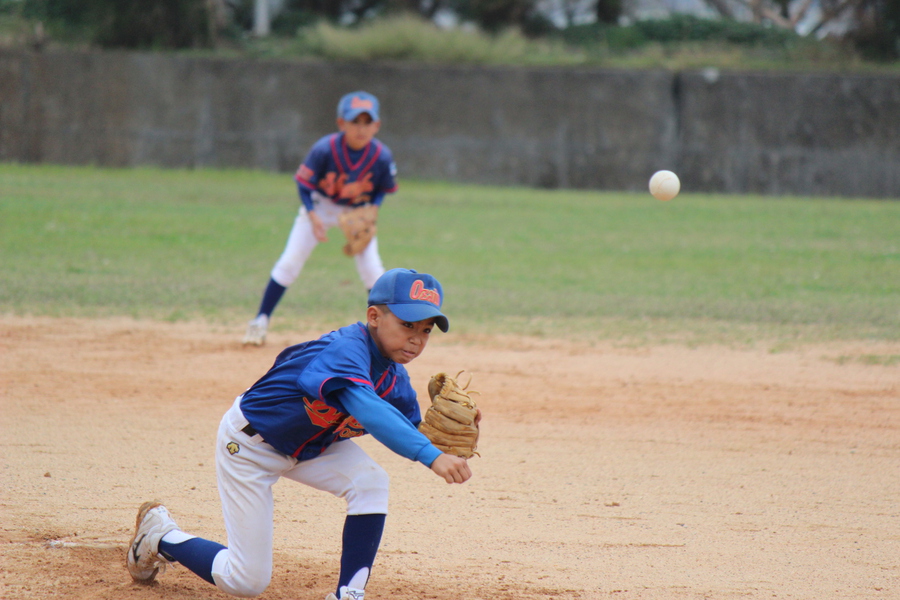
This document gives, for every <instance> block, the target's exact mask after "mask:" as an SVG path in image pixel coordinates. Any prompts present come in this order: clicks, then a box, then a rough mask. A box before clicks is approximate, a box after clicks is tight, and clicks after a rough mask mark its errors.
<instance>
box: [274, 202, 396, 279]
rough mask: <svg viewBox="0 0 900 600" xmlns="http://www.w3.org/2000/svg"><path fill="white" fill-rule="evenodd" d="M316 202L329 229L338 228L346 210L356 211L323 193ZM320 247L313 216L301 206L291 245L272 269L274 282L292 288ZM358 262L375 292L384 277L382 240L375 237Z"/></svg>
mask: <svg viewBox="0 0 900 600" xmlns="http://www.w3.org/2000/svg"><path fill="white" fill-rule="evenodd" d="M313 200H314V201H315V211H316V214H317V215H319V218H321V219H322V225H324V226H325V229H326V230H328V229H331V228H332V227H337V225H338V217H339V216H340V215H341V213H343V212H344V211H348V210H353V209H352V208H349V207H346V206H341V205H339V204H335V203H334V202H332V201H331V200H329V199H328V198H326V197H325V196H322V195H321V194H316V193H313ZM318 244H319V240H317V239H316V236H315V234H313V227H312V222H311V221H310V220H309V214H308V213H307V211H306V207H305V206H303V205H302V204H301V206H300V212H299V214H298V215H297V218H296V219H294V226H293V227H292V228H291V233H290V235H289V236H288V241H287V244H286V245H285V247H284V252H282V253H281V257H280V258H279V259H278V261H277V262H276V263H275V266H274V267H273V268H272V273H271V276H272V279H274V280H275V282H276V283H278V284H279V285H282V286H284V287H290V286H291V284H292V283H294V281H295V280H296V279H297V277H298V276H299V275H300V271H301V270H303V265H305V264H306V261H307V260H308V259H309V257H310V255H311V254H312V251H313V250H315V248H316V246H317V245H318ZM353 258H354V260H355V261H356V271H357V272H358V273H359V278H360V279H362V282H363V284H364V285H365V286H366V289H367V290H370V289H372V286H373V285H375V282H376V281H377V280H378V278H379V277H381V276H382V275H383V274H384V265H383V264H382V262H381V256H380V255H379V254H378V237H377V236H376V237H373V238H372V241H371V242H369V245H368V246H367V247H366V249H365V250H363V251H362V252H360V253H359V254H357V255H356V256H354V257H353Z"/></svg>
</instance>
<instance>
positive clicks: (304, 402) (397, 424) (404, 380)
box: [241, 322, 440, 466]
mask: <svg viewBox="0 0 900 600" xmlns="http://www.w3.org/2000/svg"><path fill="white" fill-rule="evenodd" d="M361 391H362V392H364V393H360V392H361ZM351 402H352V405H353V407H354V412H353V413H351V410H350V409H349V408H348V406H347V404H348V403H351ZM357 409H358V410H357ZM241 411H242V412H243V413H244V417H245V418H246V419H247V420H248V421H249V422H250V425H251V426H252V427H253V428H254V429H255V430H256V431H257V433H259V434H260V435H261V436H262V438H263V439H264V440H265V441H266V442H267V443H268V444H270V445H271V446H273V447H274V448H275V449H276V450H278V451H279V452H282V453H283V454H287V455H289V456H293V457H294V458H296V459H298V460H308V459H310V458H315V457H316V456H319V455H320V454H321V453H322V452H323V451H324V450H325V449H326V448H328V446H330V445H331V444H334V443H336V442H340V441H341V440H345V439H350V438H354V437H358V436H361V435H365V434H366V433H369V432H368V431H367V430H366V428H365V427H364V426H363V423H367V424H369V427H372V428H373V432H374V433H375V437H376V438H377V439H378V440H379V441H381V442H382V443H384V444H385V445H387V446H388V447H389V448H391V449H392V450H394V451H395V452H397V453H398V454H401V455H403V456H406V457H407V458H409V459H411V460H419V461H421V462H423V463H425V464H426V465H429V466H430V464H431V461H433V460H434V458H435V457H436V456H437V455H438V454H440V451H439V450H438V449H437V448H435V447H434V446H432V445H431V442H429V441H428V438H426V437H425V436H424V435H423V434H421V433H420V432H419V431H418V430H417V429H416V427H417V426H418V424H419V423H420V422H421V420H422V417H421V412H420V409H419V404H418V401H417V400H416V392H415V390H414V389H413V388H412V385H411V384H410V380H409V374H408V373H407V371H406V368H405V367H404V366H403V365H400V364H397V363H395V362H394V361H392V360H390V359H388V358H385V357H384V356H382V355H381V352H380V351H379V350H378V347H377V346H376V345H375V342H374V340H373V339H372V336H371V335H370V334H369V331H368V329H367V328H366V325H365V324H364V323H362V322H359V323H355V324H353V325H348V326H346V327H342V328H340V329H338V330H336V331H332V332H331V333H328V334H326V335H324V336H322V337H320V338H319V339H317V340H314V341H309V342H304V343H302V344H297V345H295V346H290V347H288V348H286V349H284V350H283V351H282V352H281V353H280V354H279V355H278V357H277V358H276V359H275V364H274V365H272V367H271V368H270V369H269V371H268V372H267V373H266V374H265V375H264V376H263V377H262V378H260V379H259V381H257V382H256V383H254V384H253V385H252V386H251V387H250V388H249V389H248V390H247V391H246V392H245V393H244V395H243V398H242V399H241ZM376 428H377V431H375V429H376Z"/></svg>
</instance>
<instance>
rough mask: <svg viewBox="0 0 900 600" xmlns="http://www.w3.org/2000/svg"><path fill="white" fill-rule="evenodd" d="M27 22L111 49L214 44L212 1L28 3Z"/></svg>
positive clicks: (30, 0)
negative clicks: (36, 22)
mask: <svg viewBox="0 0 900 600" xmlns="http://www.w3.org/2000/svg"><path fill="white" fill-rule="evenodd" d="M22 14H23V16H25V17H26V18H31V19H36V20H40V21H42V22H46V23H48V25H49V26H50V28H51V30H52V31H55V32H58V33H62V34H63V35H64V36H65V32H67V30H68V31H69V32H70V33H71V30H73V29H74V30H75V32H76V33H80V35H81V36H84V37H86V38H87V39H89V40H90V41H92V42H94V43H96V44H98V45H99V46H103V47H108V48H172V49H175V48H195V47H204V46H209V45H210V44H211V42H212V30H211V20H210V18H211V17H210V14H209V13H208V11H207V3H206V0H128V1H126V2H123V1H121V0H23V1H22Z"/></svg>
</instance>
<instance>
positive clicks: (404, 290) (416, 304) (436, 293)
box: [369, 269, 450, 333]
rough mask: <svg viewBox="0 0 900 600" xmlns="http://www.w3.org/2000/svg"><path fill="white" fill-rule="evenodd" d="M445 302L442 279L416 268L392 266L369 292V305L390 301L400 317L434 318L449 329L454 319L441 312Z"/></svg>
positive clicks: (405, 319) (438, 324) (411, 319)
mask: <svg viewBox="0 0 900 600" xmlns="http://www.w3.org/2000/svg"><path fill="white" fill-rule="evenodd" d="M443 303H444V290H443V288H442V287H441V284H440V282H439V281H438V280H437V279H435V278H434V277H432V276H431V275H428V274H427V273H417V272H416V271H413V270H412V269H391V270H390V271H388V272H386V273H385V274H384V275H382V276H381V277H379V278H378V281H376V282H375V285H373V286H372V291H370V292H369V306H373V305H375V304H386V305H387V307H388V308H390V309H391V312H392V313H394V314H395V315H396V316H397V318H398V319H401V320H403V321H409V322H410V323H414V322H415V321H422V320H424V319H431V318H434V323H435V325H437V326H438V327H440V328H441V331H443V332H444V333H446V332H447V330H449V329H450V321H448V320H447V317H445V316H444V314H443V313H442V312H441V305H442V304H443Z"/></svg>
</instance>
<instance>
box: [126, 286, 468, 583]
mask: <svg viewBox="0 0 900 600" xmlns="http://www.w3.org/2000/svg"><path fill="white" fill-rule="evenodd" d="M443 297H444V296H443V290H442V288H441V285H440V283H439V282H438V281H437V280H436V279H435V278H434V277H432V276H431V275H428V274H424V273H417V272H416V271H412V270H408V269H392V270H390V271H388V272H386V273H385V274H384V275H382V276H381V277H380V278H379V279H378V280H377V281H376V283H375V285H374V287H373V288H372V290H371V292H370V293H369V300H368V308H367V309H366V320H365V322H358V323H354V324H352V325H348V326H346V327H342V328H341V329H338V330H337V331H332V332H331V333H328V334H326V335H324V336H322V337H320V338H319V339H317V340H314V341H309V342H305V343H302V344H298V345H295V346H290V347H288V348H286V349H285V350H283V351H282V352H281V353H280V354H279V355H278V357H277V358H276V359H275V364H274V365H273V366H272V367H271V368H270V369H269V371H268V372H267V373H266V374H265V375H263V376H262V378H260V379H259V381H257V382H256V383H254V384H253V385H252V386H250V388H249V389H247V391H245V392H244V393H243V394H241V395H240V396H238V398H237V399H236V400H235V402H234V405H233V406H232V407H231V409H230V410H228V412H226V413H225V416H224V417H223V419H222V421H221V424H220V425H219V433H218V438H217V441H216V475H217V480H218V487H219V496H220V498H221V501H222V512H223V515H224V517H225V530H226V533H227V536H228V546H227V547H225V546H223V545H221V544H219V543H216V542H213V541H209V540H205V539H202V538H199V537H196V536H193V535H190V534H187V533H185V532H183V531H181V530H180V529H179V528H178V525H176V524H175V521H174V520H173V519H172V517H171V516H170V515H169V513H168V511H167V510H166V508H165V507H164V506H163V505H162V504H161V503H159V502H145V503H144V504H143V505H142V506H141V507H140V509H139V511H138V515H137V523H136V527H135V532H134V537H133V538H132V540H131V544H130V545H129V548H128V557H127V565H128V571H129V572H130V573H131V576H132V577H133V578H134V579H135V580H136V581H138V582H143V583H149V582H151V581H153V579H154V578H155V577H156V575H157V574H158V573H161V572H162V571H164V570H165V566H166V564H168V563H175V562H177V563H181V564H182V565H183V566H185V567H186V568H188V569H190V570H191V571H193V572H194V573H196V574H197V575H199V576H200V577H202V578H203V579H205V580H206V581H208V582H210V583H212V584H213V585H215V586H216V587H217V588H219V589H220V590H222V591H224V592H226V593H228V594H231V595H234V596H240V597H251V596H257V595H259V594H261V593H262V592H263V591H264V590H265V589H266V588H267V587H268V585H269V583H270V581H271V578H272V535H273V534H272V532H273V494H272V486H273V485H274V484H275V482H276V481H278V479H279V478H280V477H285V478H287V479H291V480H293V481H297V482H300V483H303V484H306V485H309V486H311V487H314V488H316V489H319V490H323V491H326V492H330V493H331V494H334V495H335V496H338V497H340V498H343V499H345V500H346V501H347V515H346V518H345V521H344V530H343V540H342V543H343V549H342V554H341V566H340V574H339V577H338V582H337V587H336V595H335V594H329V595H328V597H327V598H326V600H336V599H341V600H344V599H347V598H352V599H354V600H360V599H362V598H363V595H364V590H365V587H366V583H367V582H368V579H369V574H370V572H371V570H372V564H373V563H374V561H375V555H376V553H377V551H378V546H379V544H380V542H381V535H382V531H383V529H384V523H385V518H386V515H387V508H388V476H387V473H386V472H385V471H384V469H382V467H381V466H379V465H378V464H377V463H376V462H375V461H374V460H372V459H371V458H370V457H369V456H368V455H367V454H366V453H365V451H364V450H362V448H360V447H359V446H358V445H357V444H356V443H355V442H354V441H353V439H352V438H354V437H358V436H361V435H365V434H366V433H371V434H372V435H373V436H375V438H376V439H377V440H378V441H380V442H381V443H383V444H384V445H385V446H387V447H388V448H390V449H391V450H393V451H394V452H396V453H397V454H399V455H401V456H404V457H406V458H409V459H411V460H415V461H418V462H421V463H422V464H423V465H425V466H427V467H429V468H430V469H431V470H432V471H434V473H435V474H437V475H438V476H439V477H442V478H443V479H444V480H445V481H446V482H447V483H463V482H465V481H466V480H468V479H469V478H470V477H471V476H472V472H471V470H470V469H469V465H468V462H467V461H466V459H465V458H461V457H459V456H453V455H451V454H445V453H443V452H441V450H439V449H438V448H437V447H435V446H434V445H433V444H432V443H431V442H430V441H429V439H428V438H427V437H425V435H423V434H422V433H420V432H419V431H418V429H417V426H418V425H419V423H420V421H421V420H422V417H421V415H420V409H419V405H418V402H417V400H416V392H415V391H414V390H413V388H412V385H411V384H410V380H409V375H408V374H407V371H406V368H405V367H404V366H403V365H405V364H406V363H409V362H410V361H412V360H413V359H415V358H416V357H418V356H419V355H420V354H421V353H422V351H423V350H424V349H425V346H426V344H427V343H428V337H429V335H430V334H431V332H432V330H433V328H434V327H435V326H437V327H438V328H440V329H441V331H444V332H446V331H447V330H448V328H449V322H448V320H447V317H446V316H444V314H442V312H441V305H442V304H443ZM480 418H481V414H480V413H478V416H477V419H476V424H477V422H478V420H480Z"/></svg>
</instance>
